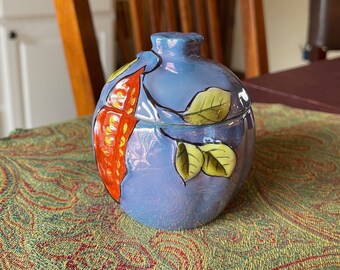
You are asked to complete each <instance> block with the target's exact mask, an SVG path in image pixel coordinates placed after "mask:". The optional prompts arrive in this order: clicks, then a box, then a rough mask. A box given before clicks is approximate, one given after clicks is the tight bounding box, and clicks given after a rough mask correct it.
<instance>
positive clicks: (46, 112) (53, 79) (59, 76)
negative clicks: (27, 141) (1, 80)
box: [4, 16, 113, 129]
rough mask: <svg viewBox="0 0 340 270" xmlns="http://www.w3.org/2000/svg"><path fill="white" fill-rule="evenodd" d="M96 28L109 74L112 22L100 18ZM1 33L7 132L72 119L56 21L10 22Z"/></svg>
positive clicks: (67, 77)
mask: <svg viewBox="0 0 340 270" xmlns="http://www.w3.org/2000/svg"><path fill="white" fill-rule="evenodd" d="M95 25H96V28H97V29H96V31H97V35H98V42H99V50H100V56H101V58H102V63H103V68H104V71H105V73H106V75H108V73H110V72H111V71H112V69H113V66H112V65H113V46H112V27H113V23H112V20H111V19H110V17H107V18H106V19H105V16H104V19H103V18H100V19H99V20H98V22H95ZM98 27H99V29H98ZM4 32H5V34H4V35H6V38H5V42H4V47H5V50H6V58H7V66H8V71H9V72H8V75H9V76H7V80H8V85H9V87H8V88H9V89H7V91H10V93H7V97H8V98H7V100H8V102H7V114H8V115H7V116H8V117H7V118H6V119H9V121H10V122H11V123H10V124H9V125H8V128H9V129H13V128H17V127H24V128H32V127H37V126H41V125H46V124H50V123H54V122H60V121H64V120H67V119H70V118H74V117H76V109H75V105H74V100H73V94H72V90H71V85H70V81H69V76H68V72H67V67H66V61H65V56H64V51H63V47H62V44H61V39H60V33H59V29H58V27H57V23H56V20H55V18H52V17H45V18H44V17H42V18H37V19H26V20H16V21H11V22H8V23H6V26H5V30H4ZM5 90H6V89H5Z"/></svg>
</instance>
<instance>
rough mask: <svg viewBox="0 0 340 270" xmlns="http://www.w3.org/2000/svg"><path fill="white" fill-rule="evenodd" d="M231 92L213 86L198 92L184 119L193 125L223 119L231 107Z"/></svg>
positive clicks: (184, 114)
mask: <svg viewBox="0 0 340 270" xmlns="http://www.w3.org/2000/svg"><path fill="white" fill-rule="evenodd" d="M230 99H231V96H230V92H228V91H225V90H223V89H221V88H217V87H211V88H208V89H207V90H205V91H203V92H200V93H198V94H197V95H196V96H195V97H194V99H193V100H192V101H191V102H190V104H189V107H188V109H187V110H186V111H185V112H184V113H183V116H182V117H183V119H184V120H185V121H187V122H189V123H191V124H193V125H207V124H213V123H216V122H220V121H222V120H223V119H224V118H226V117H227V115H228V113H229V109H230Z"/></svg>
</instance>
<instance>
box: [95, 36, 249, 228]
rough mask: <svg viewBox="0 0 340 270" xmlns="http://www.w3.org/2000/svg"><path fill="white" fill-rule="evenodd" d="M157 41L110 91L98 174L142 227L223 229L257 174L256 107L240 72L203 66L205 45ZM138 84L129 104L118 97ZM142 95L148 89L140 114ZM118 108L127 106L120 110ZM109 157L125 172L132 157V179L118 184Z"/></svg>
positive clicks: (101, 109) (98, 144)
mask: <svg viewBox="0 0 340 270" xmlns="http://www.w3.org/2000/svg"><path fill="white" fill-rule="evenodd" d="M151 40H152V44H153V47H152V50H151V51H149V52H142V53H140V54H139V55H138V57H137V60H136V61H135V62H133V63H132V64H130V65H129V66H128V68H127V69H126V70H125V71H124V72H122V73H121V74H119V73H118V75H116V76H114V77H113V79H112V80H109V81H108V82H107V83H106V85H105V86H104V88H103V91H102V94H101V97H100V101H99V102H98V104H97V107H96V112H95V115H94V121H93V137H94V149H95V153H96V159H97V165H98V169H99V171H100V172H101V177H102V178H103V181H104V183H105V185H106V187H107V188H108V190H109V192H110V194H111V195H112V196H113V198H114V199H115V200H116V201H117V202H119V203H120V206H121V208H122V209H123V210H124V211H125V213H127V214H128V215H129V216H131V217H132V218H134V219H136V220H137V221H139V222H141V223H143V224H145V225H148V226H152V227H155V228H160V229H166V230H180V229H188V228H194V227H198V226H201V225H204V224H206V223H208V222H210V221H212V220H214V219H215V218H216V217H217V216H218V215H219V214H220V213H221V212H222V211H223V209H224V208H225V207H226V205H227V204H228V203H229V202H230V200H231V199H232V198H233V197H234V196H235V195H236V194H237V192H238V190H239V189H240V187H241V186H242V184H243V183H244V181H245V179H246V177H247V175H248V174H249V171H250V169H251V163H252V159H253V153H254V144H255V127H254V118H253V114H252V111H251V106H250V105H251V104H250V99H249V97H248V95H247V93H246V90H245V88H244V87H243V85H242V84H241V82H240V81H239V80H238V79H237V77H236V76H235V75H234V74H233V73H232V72H231V71H230V70H228V69H227V68H225V67H223V66H222V65H219V64H216V63H215V62H213V61H210V60H207V59H204V58H202V57H200V55H199V52H200V46H201V42H202V40H203V37H202V36H201V35H199V34H196V33H188V34H183V33H157V34H154V35H152V37H151ZM137 72H140V73H137ZM133 74H140V75H139V76H137V77H138V78H137V79H139V80H136V79H135V78H134V80H132V79H131V80H130V82H132V83H133V82H135V81H136V83H137V84H138V85H136V86H135V87H133V84H132V83H131V86H130V85H128V86H129V87H127V86H126V87H125V86H124V87H125V89H126V93H128V94H127V98H126V99H124V98H122V97H121V96H120V93H118V92H119V91H118V90H117V89H116V88H119V87H118V86H119V85H120V84H121V85H124V84H123V83H122V82H125V80H126V81H127V79H129V78H132V76H133ZM137 81H138V82H137ZM132 89H139V93H138V100H137V101H136V105H135V107H133V110H132V109H131V106H130V105H129V104H130V103H131V104H134V100H132V98H131V96H129V95H130V94H129V93H130V92H129V91H131V93H135V92H134V91H135V90H133V91H132ZM115 91H116V92H117V91H118V92H117V93H118V94H114V95H112V93H116V92H115ZM110 97H111V99H110ZM112 97H113V98H112ZM116 99H117V100H118V101H119V102H121V103H119V104H123V105H115V104H118V103H117V102H116V101H117V100H116ZM109 101H110V102H111V101H112V102H111V103H110V102H109ZM115 102H116V103H115ZM124 102H125V103H124ZM129 102H130V103H129ZM126 104H127V105H126ZM128 105H129V106H130V107H129V106H128ZM115 106H116V107H115ZM119 106H121V107H119ZM117 108H118V109H119V108H120V109H119V110H118V112H117ZM119 111H121V112H122V113H121V114H122V115H123V116H122V118H121V119H127V120H126V123H130V124H129V125H133V126H132V128H131V132H130V133H129V129H127V126H128V125H127V124H126V125H125V124H124V125H123V124H120V123H123V122H122V121H123V120H117V121H116V122H114V119H116V118H117V117H118V116H119V117H120V113H119ZM107 112H109V113H111V114H108V115H109V116H110V117H111V118H109V116H107V117H106V116H105V113H107ZM116 115H117V116H116ZM105 117H106V118H105ZM114 117H116V118H114ZM119 117H118V118H117V119H120V118H119ZM124 117H125V118H124ZM132 118H133V119H132ZM100 119H105V120H100ZM109 119H110V120H109ZM112 119H113V120H112ZM129 119H130V120H129ZM105 121H106V122H105ZM119 121H120V122H119ZM124 121H125V120H124ZM103 123H104V124H103ZM116 123H117V124H116ZM124 123H125V122H124ZM115 125H116V126H115ZM110 127H111V128H112V130H113V131H112V134H113V135H112V134H111V133H110V131H108V130H109V129H110ZM115 127H117V130H118V131H115V130H114V129H115ZM119 128H120V129H121V130H123V131H119V130H120V129H119ZM100 130H102V131H100ZM126 130H128V131H126ZM124 132H125V133H124ZM104 133H105V134H104ZM128 133H129V135H128V137H127V135H126V136H125V135H124V134H128ZM107 134H109V135H107ZM110 134H111V135H110ZM122 134H123V135H122ZM107 136H113V139H112V137H107ZM121 136H123V137H124V136H125V137H124V138H123V139H124V140H122V139H121ZM104 138H105V140H106V142H105V143H102V141H103V140H104ZM107 138H111V142H113V143H112V144H110V142H107V141H110V140H109V139H107ZM125 140H126V142H125ZM116 141H117V142H116ZM125 143H126V145H125ZM110 145H113V146H112V149H113V150H112V151H111V150H110V149H111V148H110V147H111V146H110ZM119 146H122V147H123V148H121V149H123V150H124V155H123V154H122V153H121V152H122V151H121V150H120V148H119ZM102 152H103V153H104V152H105V153H106V154H107V153H111V154H110V155H112V156H111V158H112V159H111V160H112V161H113V162H115V163H119V164H118V165H117V164H114V166H115V167H114V168H115V169H117V168H118V169H119V168H121V164H120V163H121V162H120V158H121V157H123V159H122V160H123V162H124V164H125V166H126V168H125V167H124V168H125V171H123V172H124V174H123V175H121V174H119V172H120V171H119V172H118V171H117V170H116V171H117V175H120V176H119V177H121V178H119V179H117V180H116V179H115V178H114V177H113V176H112V174H111V171H110V166H112V162H111V163H110V162H107V161H106V158H102V156H101V153H102ZM104 156H105V155H104ZM107 157H110V156H109V154H107ZM110 164H111V165H110ZM106 171H109V172H108V173H106ZM110 177H111V178H110ZM118 180H119V181H118ZM117 183H118V184H117ZM116 192H118V193H117V194H118V195H116Z"/></svg>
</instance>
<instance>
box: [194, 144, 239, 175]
mask: <svg viewBox="0 0 340 270" xmlns="http://www.w3.org/2000/svg"><path fill="white" fill-rule="evenodd" d="M200 148H201V150H202V152H203V156H204V164H203V166H202V170H203V172H205V173H206V174H208V175H211V176H223V177H230V176H231V174H232V173H233V171H234V169H235V166H236V159H237V158H236V154H235V152H234V151H233V150H232V149H231V148H230V147H229V146H227V145H225V144H222V143H219V144H206V145H203V146H201V147H200Z"/></svg>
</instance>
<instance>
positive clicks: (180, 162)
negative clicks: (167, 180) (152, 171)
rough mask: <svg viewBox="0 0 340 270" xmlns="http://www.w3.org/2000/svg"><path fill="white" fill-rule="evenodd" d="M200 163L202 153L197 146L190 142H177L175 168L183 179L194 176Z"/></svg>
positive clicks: (201, 161) (201, 162)
mask: <svg viewBox="0 0 340 270" xmlns="http://www.w3.org/2000/svg"><path fill="white" fill-rule="evenodd" d="M202 165H203V154H202V152H201V150H200V149H199V148H198V147H197V146H195V145H193V144H190V143H183V142H179V143H178V145H177V152H176V169H177V171H178V173H179V175H180V176H181V177H182V179H183V181H188V180H190V179H191V178H193V177H195V176H196V175H197V174H198V173H199V172H200V171H201V168H202Z"/></svg>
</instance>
